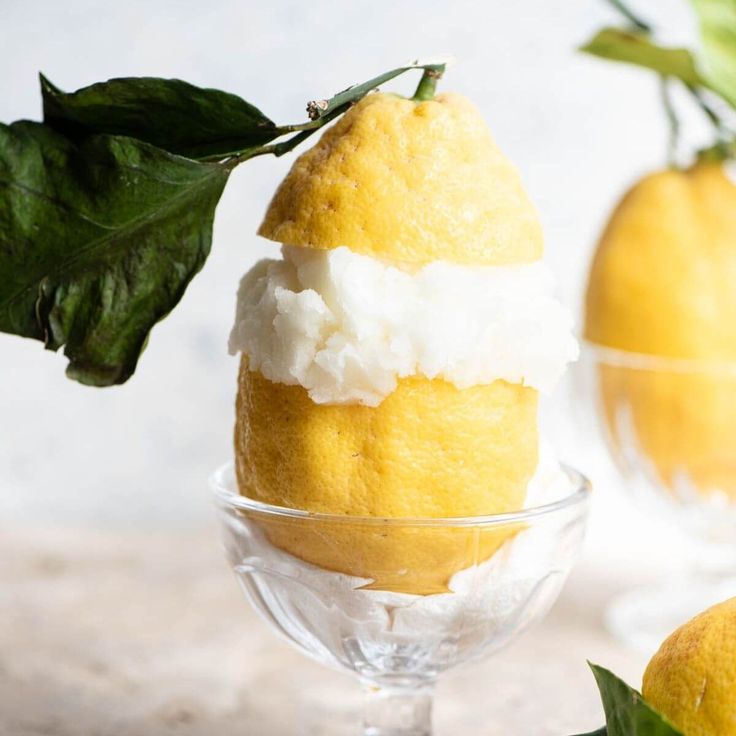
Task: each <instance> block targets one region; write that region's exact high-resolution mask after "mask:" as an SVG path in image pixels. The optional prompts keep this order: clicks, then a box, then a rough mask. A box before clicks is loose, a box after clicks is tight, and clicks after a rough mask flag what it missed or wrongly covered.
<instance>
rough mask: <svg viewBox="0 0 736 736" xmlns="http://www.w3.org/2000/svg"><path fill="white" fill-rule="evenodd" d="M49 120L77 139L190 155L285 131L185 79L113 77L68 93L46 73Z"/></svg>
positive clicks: (231, 148)
mask: <svg viewBox="0 0 736 736" xmlns="http://www.w3.org/2000/svg"><path fill="white" fill-rule="evenodd" d="M41 94H42V96H43V113H44V121H45V122H46V123H47V124H48V125H50V126H52V127H53V128H55V129H56V130H58V131H59V132H61V133H64V134H65V135H66V136H68V137H71V138H73V139H75V140H82V139H83V138H84V137H86V136H89V135H94V134H97V133H106V134H109V135H124V136H130V137H132V138H137V139H139V140H142V141H145V142H146V143H151V144H152V145H154V146H158V147H159V148H163V149H164V150H166V151H169V152H171V153H178V154H180V155H182V156H188V157H189V158H202V157H205V156H206V157H213V156H223V157H224V156H225V155H227V154H231V153H237V152H239V151H242V150H243V149H246V148H251V147H254V146H261V145H263V144H264V143H268V142H269V141H272V140H274V139H275V138H277V137H278V136H280V135H282V131H281V130H280V129H279V128H277V127H276V125H275V124H274V122H273V121H272V120H270V119H269V118H267V117H266V116H265V115H264V114H263V113H262V112H261V111H260V110H259V109H258V108H256V107H254V106H253V105H251V104H250V103H248V102H246V101H245V100H243V99H241V98H240V97H237V96H236V95H232V94H228V93H227V92H220V91H219V90H216V89H203V88H201V87H195V86H194V85H193V84H188V83H187V82H182V81H181V80H179V79H157V78H155V77H129V78H121V79H111V80H109V81H107V82H100V83H98V84H93V85H91V86H89V87H83V88H82V89H80V90H77V91H76V92H71V93H67V92H62V91H61V90H60V89H59V88H58V87H56V86H54V85H53V84H52V83H51V82H50V81H49V80H48V79H46V77H44V76H43V75H41Z"/></svg>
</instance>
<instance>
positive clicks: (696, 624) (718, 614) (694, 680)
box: [642, 598, 736, 736]
mask: <svg viewBox="0 0 736 736" xmlns="http://www.w3.org/2000/svg"><path fill="white" fill-rule="evenodd" d="M642 694H643V696H644V698H645V699H646V700H647V702H648V703H649V704H650V705H652V706H653V707H654V708H656V709H657V710H658V711H659V712H660V713H662V714H663V715H665V716H666V717H667V718H668V719H669V720H670V721H671V722H672V723H673V724H674V725H675V726H676V727H677V728H678V729H680V730H681V731H682V732H683V734H684V735H685V736H736V598H731V599H730V600H727V601H724V602H723V603H719V604H718V605H715V606H713V607H712V608H709V609H708V610H707V611H704V612H703V613H701V614H699V615H698V616H696V617H695V618H693V619H691V620H690V621H688V622H687V623H686V624H684V625H683V626H681V627H680V628H679V629H677V630H676V631H675V632H674V633H673V634H671V635H670V636H669V637H668V638H667V639H666V640H665V641H664V643H663V644H662V646H661V647H660V648H659V651H658V652H657V653H656V654H655V655H654V657H652V659H651V661H650V662H649V665H648V666H647V669H646V672H645V673H644V682H643V687H642Z"/></svg>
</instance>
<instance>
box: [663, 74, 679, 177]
mask: <svg viewBox="0 0 736 736" xmlns="http://www.w3.org/2000/svg"><path fill="white" fill-rule="evenodd" d="M659 89H660V93H661V97H662V107H663V108H664V113H665V116H666V117H667V123H668V125H669V133H670V134H669V139H668V141H667V162H668V163H669V165H670V166H676V165H677V147H678V144H679V141H680V121H679V120H678V118H677V113H676V112H675V107H674V105H673V104H672V96H671V94H670V79H669V77H665V76H661V77H660V78H659Z"/></svg>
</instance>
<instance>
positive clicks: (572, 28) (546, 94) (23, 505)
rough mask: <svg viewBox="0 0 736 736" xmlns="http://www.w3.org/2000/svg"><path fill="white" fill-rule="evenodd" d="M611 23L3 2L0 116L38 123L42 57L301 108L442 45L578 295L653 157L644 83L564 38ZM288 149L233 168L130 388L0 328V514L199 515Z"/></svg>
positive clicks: (218, 0) (49, 70)
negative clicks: (237, 302)
mask: <svg viewBox="0 0 736 736" xmlns="http://www.w3.org/2000/svg"><path fill="white" fill-rule="evenodd" d="M639 4H640V5H641V6H642V7H644V8H645V9H646V11H647V13H648V17H652V18H654V19H660V20H662V21H665V20H666V23H667V25H668V27H673V28H675V30H676V31H678V36H682V35H683V33H684V30H685V29H686V28H687V27H688V24H689V22H690V19H689V16H688V10H687V8H686V7H685V3H684V0H657V1H656V2H655V1H654V0H648V1H647V2H646V3H644V2H640V3H639ZM613 20H615V16H614V15H613V14H612V13H611V11H610V10H608V9H607V7H606V6H605V4H604V3H603V2H600V1H599V2H595V1H594V0H574V1H573V0H565V1H564V2H563V1H562V0H558V1H557V2H549V0H546V1H545V0H518V1H517V2H508V1H507V0H492V1H491V2H488V1H487V0H485V1H481V0H478V1H476V2H469V1H467V0H465V1H463V0H460V1H458V0H455V1H454V2H429V1H428V0H398V1H396V2H392V3H388V2H383V3H381V2H376V0H357V1H356V0H353V2H349V3H347V2H340V1H339V0H335V1H332V0H314V1H313V2H304V0H269V1H268V2H254V1H252V0H250V1H249V0H239V1H236V0H208V2H204V3H203V2H201V0H197V1H196V2H194V1H192V0H178V1H176V2H175V1H174V0H171V1H170V2H162V1H161V0H157V1H156V2H151V0H126V2H122V3H121V2H117V3H113V2H100V0H63V1H59V0H56V1H54V0H35V1H30V0H2V1H1V2H0V33H1V34H2V43H0V69H2V70H3V73H2V83H1V84H2V89H1V91H0V120H3V121H7V122H9V121H11V120H14V119H17V118H21V117H29V118H35V119H38V118H39V116H40V95H39V91H38V82H37V72H38V71H39V70H42V71H43V72H44V73H45V74H46V75H47V76H49V77H50V79H51V80H52V81H53V82H55V83H56V84H57V85H59V86H61V87H62V88H63V89H68V90H71V89H75V88H77V87H80V86H83V85H86V84H89V83H91V82H94V81H98V80H103V79H106V78H109V77H113V76H125V75H157V76H171V77H180V78H182V79H186V80H188V81H191V82H193V83H195V84H199V85H204V86H212V87H219V88H221V89H224V90H228V91H231V92H235V93H238V94H240V95H242V96H243V97H245V98H246V99H248V100H250V101H252V102H254V103H255V104H257V105H259V106H260V107H261V108H262V109H263V110H264V111H265V112H266V113H267V114H269V115H270V116H271V117H273V118H275V119H276V120H277V121H284V122H285V121H289V122H297V121H301V120H304V111H303V110H304V104H305V102H306V101H307V100H309V99H312V98H315V97H323V96H327V95H329V94H330V93H333V92H336V91H338V90H340V89H342V88H344V87H346V86H347V85H348V84H351V83H354V82H358V81H362V80H365V79H367V78H369V77H371V76H373V75H374V74H376V73H379V72H381V71H383V70H386V69H388V68H391V67H393V66H395V65H397V64H399V63H401V62H403V61H406V60H408V59H410V58H412V57H415V56H428V55H433V54H437V53H446V52H449V53H453V54H455V55H456V56H457V57H458V63H457V65H456V66H455V67H453V68H452V69H451V70H450V71H449V72H448V74H447V75H446V78H445V80H443V82H442V87H443V88H444V89H454V90H457V91H460V92H463V93H465V94H467V95H469V96H471V97H472V98H473V99H474V100H475V101H476V102H477V104H478V105H479V106H480V108H481V109H482V111H483V113H484V115H485V116H486V118H487V120H488V122H489V124H490V126H491V128H492V130H493V132H494V134H495V136H496V138H497V140H498V142H499V143H500V145H501V147H502V148H503V149H504V150H505V151H506V153H507V154H508V155H509V156H510V157H511V158H512V159H513V160H514V161H515V163H516V164H517V166H518V168H519V169H520V170H521V173H522V176H523V179H524V181H525V184H526V186H527V188H528V190H529V191H530V193H531V195H532V197H533V199H534V201H535V202H536V204H537V206H538V207H539V210H540V212H541V216H542V219H543V222H544V226H545V229H546V235H547V259H548V261H549V262H550V263H551V265H552V267H553V268H554V270H555V271H556V273H557V275H558V278H559V281H560V288H561V294H562V296H563V298H564V299H565V301H566V302H567V303H568V304H570V305H571V306H572V307H573V308H576V309H577V306H578V300H579V295H580V292H581V288H582V284H583V281H584V274H585V270H586V268H587V263H588V259H589V257H590V253H591V249H592V246H593V242H594V239H595V237H596V234H597V232H598V230H599V228H600V225H601V223H602V221H603V219H604V218H605V216H606V214H607V211H608V209H609V207H610V205H611V204H612V203H613V202H614V201H615V199H616V198H617V197H618V196H619V195H620V193H621V191H622V189H623V188H624V187H625V185H626V184H628V182H630V181H631V180H632V179H633V178H634V177H635V176H636V175H638V174H639V173H641V172H643V171H645V170H647V169H649V168H652V167H656V166H659V165H661V163H662V161H663V155H664V154H663V151H664V143H665V135H664V124H663V121H662V116H661V114H660V110H659V104H658V100H657V94H656V84H655V81H654V79H653V78H652V77H651V76H649V75H648V74H646V73H644V72H639V71H638V70H634V69H628V68H621V67H618V68H617V67H614V66H613V65H608V64H605V63H603V62H599V61H597V60H594V59H590V58H587V57H583V56H582V55H579V54H576V53H574V51H573V49H574V47H575V46H576V44H578V43H579V42H581V41H582V40H583V39H585V38H586V36H588V35H589V34H590V33H591V32H592V30H593V29H595V28H596V27H598V26H599V25H600V24H601V23H603V22H605V21H613ZM680 31H682V32H680ZM415 83H416V79H415V78H412V79H405V80H400V81H399V82H398V83H397V84H396V86H395V88H396V89H398V90H405V91H409V90H410V89H412V88H413V86H414V85H415ZM292 160H293V157H290V156H286V157H284V158H282V159H280V160H275V159H271V158H261V159H256V160H255V161H252V162H250V163H248V164H246V165H244V166H243V167H241V168H240V169H239V170H238V171H237V172H236V173H235V175H234V176H233V177H232V178H231V181H230V183H229V185H228V187H227V190H226V192H225V195H224V197H223V199H222V201H221V203H220V206H219V209H218V211H217V218H216V224H215V237H214V244H213V252H212V255H211V257H210V260H209V261H208V263H207V265H206V266H205V268H204V271H203V272H202V273H201V274H200V275H199V277H197V278H196V279H195V280H194V282H193V284H192V285H191V287H190V288H189V290H188V291H187V293H186V295H185V297H184V300H183V302H182V303H181V305H180V307H179V308H178V310H177V311H176V312H175V313H174V314H173V315H172V316H171V317H170V318H168V319H167V320H165V321H164V322H163V323H162V324H160V325H159V326H157V327H156V328H155V330H154V332H153V335H152V338H151V341H150V344H149V347H148V348H147V350H146V352H145V354H144V356H143V358H142V360H141V361H140V364H139V372H138V374H137V375H135V376H134V377H133V379H132V380H131V381H130V382H129V383H128V384H126V385H124V386H122V387H116V388H112V389H93V388H87V387H83V386H80V385H77V384H75V383H73V382H71V381H69V380H68V379H66V378H65V377H64V366H65V363H66V361H65V359H64V358H63V357H62V356H61V355H54V354H52V353H45V352H44V351H43V349H42V347H41V345H40V343H37V342H35V341H30V340H22V339H20V338H17V337H10V336H6V335H0V513H2V515H3V516H4V517H5V519H6V521H7V520H9V521H13V523H21V522H23V523H25V522H29V521H31V520H36V521H38V522H39V523H44V524H46V523H63V524H74V525H87V524H97V525H131V524H134V525H137V526H143V527H146V526H150V527H153V526H154V525H159V524H162V523H166V524H177V525H182V524H190V523H195V522H196V521H197V520H199V519H201V518H203V514H208V509H207V506H208V499H207V493H206V487H205V479H206V477H207V475H208V474H209V472H210V471H211V470H212V469H213V468H214V467H215V465H217V464H218V463H220V462H222V461H223V460H224V459H226V458H227V457H228V455H229V453H230V434H231V425H232V420H233V408H232V407H233V399H234V393H235V373H236V367H237V362H236V360H235V359H234V358H231V357H229V356H228V355H227V351H226V341H227V335H228V331H229V329H230V325H231V321H232V314H233V309H234V295H235V290H236V287H237V282H238V279H239V277H240V275H241V274H242V273H243V272H244V271H245V270H246V269H247V268H248V267H249V266H250V265H251V264H252V263H253V262H254V260H255V259H257V258H259V257H262V256H263V255H264V254H269V253H274V252H275V246H274V245H272V244H270V243H269V242H267V241H263V240H260V239H259V238H257V237H256V236H255V235H254V231H255V229H256V227H257V225H258V223H259V219H260V217H261V215H262V213H263V211H264V209H265V206H266V204H267V202H268V200H269V197H270V195H271V193H272V191H273V189H274V187H275V186H276V184H277V182H278V181H279V179H280V178H281V177H282V176H283V175H284V174H285V172H286V170H287V168H288V167H289V166H290V164H291V162H292ZM558 408H560V409H561V414H560V416H562V418H563V419H564V417H565V416H566V414H567V411H566V407H565V405H564V403H562V402H558ZM557 439H558V443H561V444H562V446H563V450H564V453H565V455H566V456H567V459H568V460H570V461H571V462H572V463H574V464H575V465H577V466H579V467H581V468H582V469H584V470H588V471H589V472H594V471H593V469H592V468H591V467H590V463H592V460H591V459H590V458H589V457H588V456H586V455H585V454H583V453H582V451H581V447H582V446H581V445H580V444H579V443H578V442H577V441H576V440H575V439H574V435H573V434H570V435H569V436H568V439H567V441H561V440H560V437H558V438H557ZM563 440H564V437H563ZM622 508H623V507H622Z"/></svg>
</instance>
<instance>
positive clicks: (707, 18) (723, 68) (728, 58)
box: [693, 0, 736, 107]
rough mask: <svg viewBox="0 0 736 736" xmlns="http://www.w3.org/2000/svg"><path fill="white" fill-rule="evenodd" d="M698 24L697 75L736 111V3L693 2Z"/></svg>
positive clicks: (716, 0)
mask: <svg viewBox="0 0 736 736" xmlns="http://www.w3.org/2000/svg"><path fill="white" fill-rule="evenodd" d="M693 6H694V7H695V12H696V13H697V15H698V19H699V21H700V35H701V39H702V52H701V54H700V56H699V61H700V62H701V64H700V71H701V74H702V76H703V77H705V78H706V79H707V80H708V83H709V85H710V87H711V88H712V89H713V90H715V91H716V92H718V94H720V95H721V96H722V97H723V98H724V99H725V100H726V101H727V102H728V103H729V104H730V105H731V106H732V107H736V0H693Z"/></svg>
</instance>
